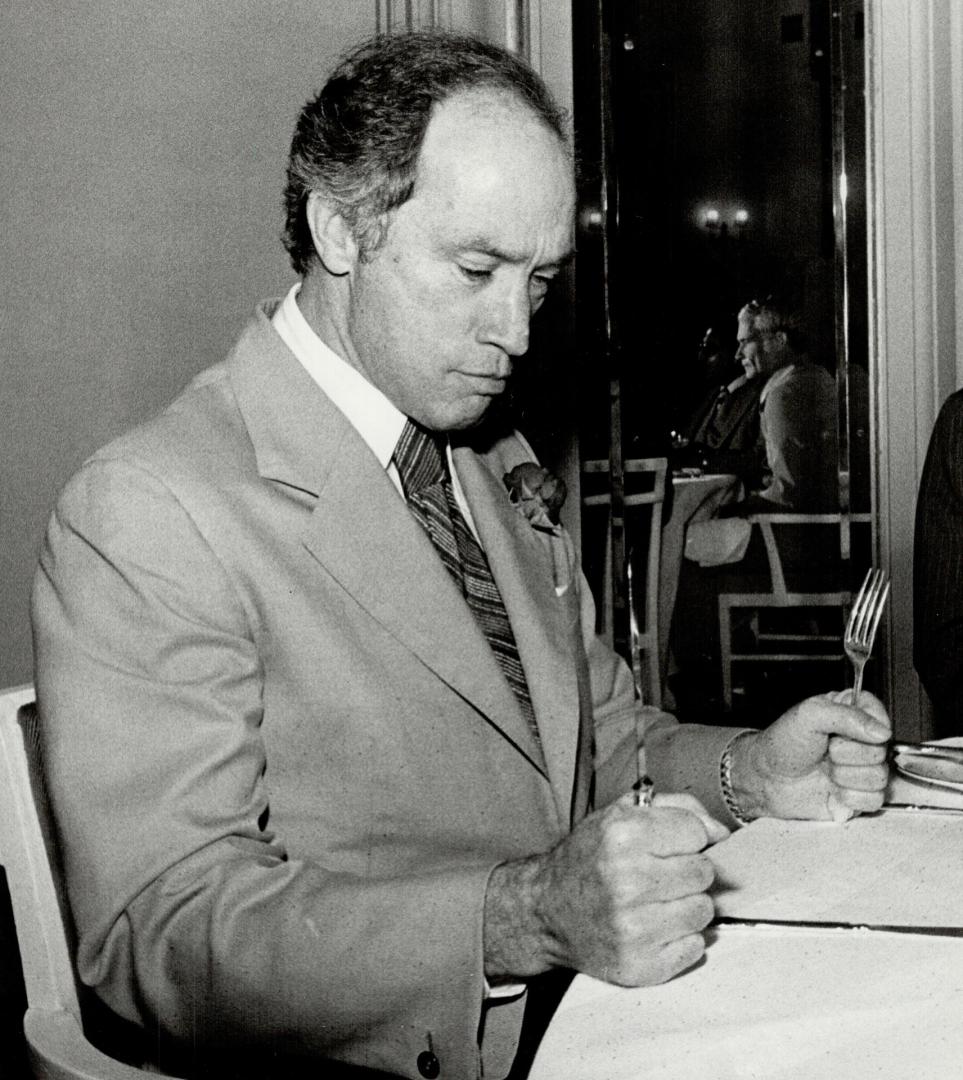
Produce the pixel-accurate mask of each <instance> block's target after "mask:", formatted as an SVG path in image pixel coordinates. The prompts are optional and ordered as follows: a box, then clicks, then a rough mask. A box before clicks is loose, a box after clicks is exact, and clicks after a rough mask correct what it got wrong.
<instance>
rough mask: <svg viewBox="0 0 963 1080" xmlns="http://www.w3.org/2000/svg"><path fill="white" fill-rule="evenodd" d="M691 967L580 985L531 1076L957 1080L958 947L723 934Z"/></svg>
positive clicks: (833, 933) (961, 1072)
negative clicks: (662, 977) (663, 977)
mask: <svg viewBox="0 0 963 1080" xmlns="http://www.w3.org/2000/svg"><path fill="white" fill-rule="evenodd" d="M710 936H711V940H710V944H709V947H708V949H707V953H706V957H705V959H704V961H703V962H702V964H701V965H700V966H698V967H697V968H695V969H693V970H691V971H689V972H686V973H685V974H684V975H682V976H680V977H678V978H676V979H674V980H672V981H671V982H669V983H666V984H665V985H663V986H657V987H647V988H643V989H630V990H627V989H621V988H618V987H613V986H608V985H606V984H605V983H601V982H598V981H597V980H595V979H590V978H588V977H587V976H585V975H578V976H576V978H575V980H574V981H573V983H572V985H571V987H570V988H569V990H568V992H567V993H566V995H565V997H564V999H563V1000H562V1003H561V1005H560V1006H559V1009H558V1011H557V1012H556V1014H555V1017H554V1019H553V1020H552V1023H551V1024H550V1026H549V1029H548V1031H547V1033H546V1035H545V1038H544V1039H543V1041H542V1045H541V1047H540V1048H539V1052H538V1054H537V1056H536V1059H535V1064H534V1066H533V1068H532V1071H531V1073H530V1080H937V1078H943V1080H953V1078H957V1077H961V1076H963V939H959V938H950V937H928V936H923V935H914V934H898V933H888V932H882V931H875V930H837V929H825V930H823V929H819V930H810V929H800V928H792V929H782V928H773V927H762V926H755V927H742V926H733V927H728V926H727V927H721V928H719V929H717V930H715V931H712V933H711V935H710Z"/></svg>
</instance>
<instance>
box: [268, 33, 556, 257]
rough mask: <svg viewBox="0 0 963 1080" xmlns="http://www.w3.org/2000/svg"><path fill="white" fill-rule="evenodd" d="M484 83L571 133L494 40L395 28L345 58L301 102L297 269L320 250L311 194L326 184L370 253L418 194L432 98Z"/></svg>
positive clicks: (291, 194) (294, 216)
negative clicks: (311, 219) (310, 213)
mask: <svg viewBox="0 0 963 1080" xmlns="http://www.w3.org/2000/svg"><path fill="white" fill-rule="evenodd" d="M476 89H486V90H495V91H500V92H504V93H506V94H509V95H511V96H512V97H514V98H515V99H516V100H517V101H519V102H521V103H522V104H523V105H526V106H527V107H528V108H530V109H531V110H532V111H533V112H534V113H535V115H536V116H537V117H539V118H540V119H541V120H542V121H543V122H544V124H545V125H546V126H547V127H548V128H549V129H550V130H551V131H553V132H554V133H555V134H556V135H557V136H558V137H559V139H560V140H561V141H562V142H563V143H565V144H567V143H568V137H567V130H566V120H565V114H564V113H563V111H562V110H561V109H560V108H559V107H558V106H557V105H556V104H555V102H554V100H553V99H552V96H551V94H550V93H549V91H548V89H547V88H546V86H545V84H544V83H543V82H542V80H541V79H540V78H539V77H538V75H536V74H535V73H534V72H533V71H532V70H531V68H529V67H528V66H527V65H526V64H525V63H524V62H523V61H522V60H520V59H519V58H518V57H517V56H514V55H513V54H512V53H509V52H507V51H506V50H504V49H502V48H499V47H498V46H496V45H492V44H490V43H489V42H485V41H481V40H479V39H477V38H472V37H466V36H462V35H456V34H449V33H443V32H441V31H419V32H412V33H403V34H393V35H386V36H382V37H377V38H374V39H372V40H371V41H368V42H365V43H364V44H363V45H361V46H359V47H358V48H357V49H355V50H354V51H353V52H351V53H350V54H348V55H347V56H346V57H345V58H344V59H343V60H342V61H341V63H340V64H339V65H338V67H337V68H336V70H335V71H334V72H333V73H332V75H331V77H330V78H329V79H328V81H327V82H326V83H325V85H324V87H323V88H322V90H321V92H320V93H319V94H318V95H317V96H316V97H315V98H313V99H312V100H310V101H309V102H308V103H307V104H306V105H305V106H304V108H303V109H302V110H301V114H300V116H299V117H298V121H297V126H296V128H295V132H294V138H293V140H292V142H291V153H290V157H289V159H288V169H287V186H286V188H285V192H284V205H285V211H286V215H287V218H286V223H285V229H284V246H285V248H286V249H287V252H288V254H289V256H290V258H291V263H292V265H293V266H294V269H295V270H296V271H297V272H298V273H299V274H304V273H306V272H307V270H308V268H309V266H310V265H311V264H312V262H313V261H314V259H315V250H314V243H313V241H312V238H311V232H310V229H309V227H308V223H307V218H306V212H305V211H306V206H307V200H308V196H309V195H310V194H311V193H312V192H315V191H316V192H320V193H322V194H323V195H324V197H325V198H326V199H328V200H329V201H330V202H331V203H332V204H333V205H334V207H335V209H336V210H337V211H338V213H340V214H341V216H342V217H343V218H344V220H345V221H346V222H347V224H348V226H349V227H350V228H351V230H352V233H353V234H354V237H355V240H356V241H357V243H358V246H359V250H360V252H361V255H362V257H364V256H365V255H366V254H367V253H370V252H371V251H373V250H374V249H375V248H376V247H377V246H378V244H379V243H380V241H381V239H382V235H383V230H384V225H385V215H387V214H388V213H389V212H390V211H392V210H394V209H396V208H397V207H399V206H401V204H402V203H404V202H406V201H407V200H408V199H409V198H410V197H411V194H412V191H413V189H414V184H415V174H416V170H417V164H418V155H419V153H420V151H421V145H422V142H423V140H424V136H425V131H426V130H427V127H428V121H429V120H430V118H431V111H432V109H433V107H434V106H435V105H437V104H439V103H440V102H442V101H444V100H445V99H446V98H448V97H450V96H452V95H453V94H455V93H458V92H460V91H467V90H476ZM533 182H536V183H537V178H536V179H534V180H533Z"/></svg>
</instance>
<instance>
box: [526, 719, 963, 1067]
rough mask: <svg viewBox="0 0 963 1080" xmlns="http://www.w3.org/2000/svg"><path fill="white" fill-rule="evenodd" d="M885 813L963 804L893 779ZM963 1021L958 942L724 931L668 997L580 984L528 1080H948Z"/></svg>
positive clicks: (758, 927) (824, 931)
mask: <svg viewBox="0 0 963 1080" xmlns="http://www.w3.org/2000/svg"><path fill="white" fill-rule="evenodd" d="M948 741H950V740H948ZM952 741H958V740H952ZM887 801H888V802H891V803H898V804H910V805H914V806H923V805H925V804H932V805H936V806H938V807H943V808H952V809H955V810H963V795H961V794H959V793H957V792H954V791H948V790H946V789H940V788H936V787H934V786H932V785H929V784H925V783H921V782H917V781H913V780H909V779H906V778H904V777H902V776H898V775H894V777H893V779H892V781H891V783H890V787H889V789H888V792H887ZM893 812H894V813H897V814H898V813H902V814H907V813H913V811H906V810H894V811H893ZM927 812H928V811H926V810H921V811H920V813H927ZM938 812H939V811H938ZM954 816H955V815H954ZM827 827H828V828H831V827H832V826H827ZM949 854H950V856H951V857H952V858H954V859H955V858H957V857H958V852H957V851H956V850H954V851H953V852H952V853H949ZM804 887H805V886H804V884H803V888H804ZM849 887H850V886H849V883H848V882H847V881H841V882H840V889H839V895H840V896H845V895H846V894H847V893H848V891H849ZM923 900H924V902H925V898H923ZM960 933H961V935H963V928H961V931H960ZM961 1015H963V936H955V932H954V934H953V935H950V934H945V933H942V934H927V933H914V932H905V931H904V932H890V931H886V930H870V929H866V928H862V927H857V928H837V927H832V926H822V927H817V928H812V927H784V926H773V925H765V924H762V923H758V924H755V925H751V924H750V925H724V926H716V927H713V928H712V929H710V931H709V932H708V933H707V949H706V955H705V957H704V959H703V960H702V961H701V962H700V964H698V965H697V966H696V967H695V968H693V969H691V970H690V971H688V972H685V973H684V974H683V975H681V976H679V977H677V978H675V979H673V980H672V981H670V982H668V983H666V984H664V985H662V986H655V987H644V988H640V989H624V988H620V987H614V986H610V985H607V984H605V983H602V982H599V981H598V980H596V979H592V978H589V977H588V976H585V975H577V976H576V977H575V978H574V980H573V982H572V984H571V986H570V987H569V989H568V991H567V992H566V994H565V996H564V998H563V999H562V1002H561V1004H560V1006H559V1008H558V1010H557V1012H556V1014H555V1016H554V1018H553V1019H552V1022H551V1023H550V1025H549V1027H548V1030H547V1032H546V1034H545V1037H544V1038H543V1040H542V1043H541V1046H540V1047H539V1050H538V1053H537V1055H536V1058H535V1062H534V1064H533V1067H532V1070H531V1072H530V1074H529V1080H557V1078H559V1077H565V1078H566V1080H841V1078H846V1080H908V1078H913V1080H952V1078H955V1077H958V1076H961V1075H963V1024H961V1023H960V1022H959V1018H960V1016H961Z"/></svg>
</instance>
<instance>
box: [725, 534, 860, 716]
mask: <svg viewBox="0 0 963 1080" xmlns="http://www.w3.org/2000/svg"><path fill="white" fill-rule="evenodd" d="M748 520H749V521H750V522H751V523H752V525H753V527H758V528H759V530H760V531H761V533H762V538H763V541H764V543H765V547H766V558H767V562H768V564H769V575H770V578H771V581H772V589H771V590H770V591H769V592H759V591H754V592H739V593H723V594H722V595H720V596H719V645H720V659H721V665H722V696H723V701H724V703H725V706H726V708H727V709H730V708H732V696H733V689H732V687H733V677H732V668H733V664H735V663H756V664H771V663H782V662H789V663H796V664H799V663H826V662H830V663H831V662H834V661H837V660H838V661H843V660H845V658H846V654H845V652H844V651H843V639H842V632H843V627H844V626H845V619H846V615H847V611H848V609H849V607H850V605H851V604H852V602H853V596H852V591H851V590H850V589H837V590H831V591H828V592H817V591H805V590H795V591H794V590H790V589H789V588H788V586H787V584H786V574H785V571H784V568H783V560H782V557H781V555H780V552H779V546H778V544H777V542H776V536H775V533H774V532H773V526H787V525H788V526H800V527H803V528H806V527H813V526H822V527H825V526H832V525H835V526H837V527H838V528H839V529H840V551H841V552H842V551H843V548H844V542H843V537H844V534H843V529H844V528H845V525H846V522H847V520H848V521H849V522H850V523H862V524H865V523H868V522H870V521H871V520H872V518H871V515H870V514H849V515H848V517H847V518H844V517H843V515H842V514H838V513H837V514H792V513H786V514H753V515H751V516H750V517H749V518H748ZM791 608H796V609H806V608H810V609H817V608H834V609H838V610H839V612H840V632H839V633H838V634H830V633H822V632H819V631H818V630H817V631H812V632H805V633H803V632H788V633H780V632H776V631H770V632H766V631H763V630H762V629H761V628H760V625H759V619H758V615H759V612H760V611H764V610H773V609H791ZM737 609H742V610H749V611H750V612H751V613H752V616H753V621H754V628H755V630H756V633H755V635H754V636H755V641H756V646H757V648H756V649H754V650H748V649H742V650H740V649H737V648H736V647H735V644H734V642H733V636H732V616H733V612H734V611H735V610H737ZM792 646H796V647H795V648H793V647H792ZM801 646H805V648H803V647H801Z"/></svg>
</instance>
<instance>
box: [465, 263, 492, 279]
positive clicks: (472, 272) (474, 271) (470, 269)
mask: <svg viewBox="0 0 963 1080" xmlns="http://www.w3.org/2000/svg"><path fill="white" fill-rule="evenodd" d="M458 269H459V270H461V272H462V274H464V276H465V277H466V278H468V280H469V281H487V280H488V279H489V278H490V277H491V276H492V271H491V270H490V269H487V268H485V269H479V268H478V267H474V266H459V268H458Z"/></svg>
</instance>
